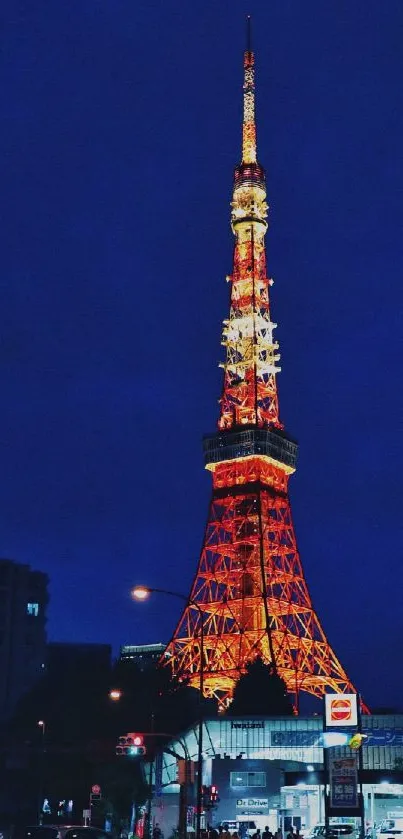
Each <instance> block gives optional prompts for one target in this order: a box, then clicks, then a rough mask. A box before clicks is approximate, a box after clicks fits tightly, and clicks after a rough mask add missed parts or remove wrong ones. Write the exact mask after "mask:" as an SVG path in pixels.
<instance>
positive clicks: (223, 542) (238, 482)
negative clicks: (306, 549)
mask: <svg viewBox="0 0 403 839" xmlns="http://www.w3.org/2000/svg"><path fill="white" fill-rule="evenodd" d="M254 63H255V62H254V54H253V52H252V51H251V50H250V44H249V43H248V49H247V51H246V52H245V55H244V85H243V91H244V93H243V134H242V163H241V164H240V166H237V168H236V169H235V181H234V190H233V198H232V204H231V207H232V213H231V226H232V231H233V233H234V236H235V247H234V262H233V270H232V275H231V276H229V277H227V280H228V281H229V282H230V283H231V302H230V312H229V318H228V320H225V321H224V329H223V340H222V343H223V345H224V346H225V348H226V359H225V361H224V363H223V364H222V365H220V366H222V367H223V368H224V381H223V389H222V395H221V399H220V414H219V419H218V431H217V432H216V433H215V434H212V435H209V436H207V437H205V439H204V454H205V463H206V469H208V470H209V471H210V472H211V474H212V478H213V494H212V499H211V504H210V509H209V514H208V521H207V526H206V531H205V536H204V544H203V548H202V552H201V556H200V560H199V565H198V568H197V571H196V576H195V578H194V581H193V585H192V588H191V592H190V596H189V600H188V603H187V604H186V607H185V609H184V611H183V614H182V617H181V618H180V621H179V623H178V625H177V627H176V630H175V632H174V635H173V638H172V640H171V642H170V644H169V646H168V649H167V652H168V653H169V654H170V656H171V658H170V664H171V666H172V668H173V671H174V673H176V674H178V675H179V676H181V675H186V676H187V677H190V682H191V684H192V685H194V686H195V687H198V684H199V673H200V658H201V651H203V672H204V692H205V694H206V695H208V696H216V697H217V698H218V699H219V701H220V703H222V704H225V703H226V702H228V699H229V698H230V697H231V695H232V691H233V688H234V684H235V682H236V681H237V679H238V678H239V676H240V675H241V673H243V672H244V671H245V666H246V664H247V663H248V662H249V661H251V660H253V659H254V658H255V657H256V656H258V655H261V656H262V657H263V658H264V660H265V661H266V662H270V661H272V662H273V663H274V665H275V667H276V669H277V672H278V673H279V675H280V676H282V678H283V679H284V680H285V682H286V685H287V688H288V691H289V692H290V693H291V694H293V695H294V698H295V704H296V705H298V695H299V693H300V691H307V692H308V693H311V694H314V695H315V696H318V697H319V696H322V695H323V694H324V693H326V692H329V691H336V692H350V691H354V687H353V685H352V684H351V682H350V681H349V678H348V676H347V674H346V673H345V671H344V670H343V667H342V666H341V664H340V662H339V661H338V659H337V658H336V655H335V654H334V652H333V650H332V648H331V647H330V645H329V643H328V641H327V639H326V636H325V634H324V632H323V629H322V627H321V624H320V622H319V619H318V617H317V615H316V613H315V611H314V609H313V607H312V602H311V598H310V595H309V592H308V588H307V584H306V582H305V578H304V573H303V570H302V566H301V561H300V558H299V555H298V550H297V543H296V538H295V533H294V527H293V522H292V517H291V509H290V501H289V497H288V479H289V476H290V475H292V473H293V472H294V471H295V465H296V456H297V445H296V443H295V442H294V441H293V440H291V439H290V437H289V436H288V434H286V433H285V431H284V426H283V424H282V422H281V421H280V418H279V408H278V396H277V384H276V376H277V373H278V372H279V370H280V368H279V367H278V361H279V358H280V356H279V353H278V343H277V341H276V340H275V338H274V331H275V328H276V324H275V323H273V321H272V319H271V315H270V301H269V287H270V286H271V285H272V281H271V280H269V279H268V277H267V271H266V254H265V234H266V230H267V226H268V225H267V221H266V217H267V204H266V186H265V173H264V170H263V169H262V167H261V166H260V164H259V163H258V162H257V157H256V124H255V80H254ZM202 623H203V640H204V643H203V650H202V649H201V648H202V644H201V640H202V639H201V632H200V629H201V624H202Z"/></svg>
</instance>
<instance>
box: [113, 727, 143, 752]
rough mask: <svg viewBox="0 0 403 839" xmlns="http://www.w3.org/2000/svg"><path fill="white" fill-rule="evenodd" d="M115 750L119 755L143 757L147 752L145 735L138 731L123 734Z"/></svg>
mask: <svg viewBox="0 0 403 839" xmlns="http://www.w3.org/2000/svg"><path fill="white" fill-rule="evenodd" d="M115 751H116V754H117V755H118V757H142V755H145V753H146V748H145V746H144V737H143V735H142V734H136V733H129V734H123V735H122V737H119V739H118V742H117V746H116V749H115Z"/></svg>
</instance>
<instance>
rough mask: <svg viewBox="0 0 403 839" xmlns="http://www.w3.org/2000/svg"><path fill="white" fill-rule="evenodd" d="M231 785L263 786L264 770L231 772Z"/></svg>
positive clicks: (264, 780)
mask: <svg viewBox="0 0 403 839" xmlns="http://www.w3.org/2000/svg"><path fill="white" fill-rule="evenodd" d="M230 783H231V786H232V787H265V786H266V772H231V780H230Z"/></svg>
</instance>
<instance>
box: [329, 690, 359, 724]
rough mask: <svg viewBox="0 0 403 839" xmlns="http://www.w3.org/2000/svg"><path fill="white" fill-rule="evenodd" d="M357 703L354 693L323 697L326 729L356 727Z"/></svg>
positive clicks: (332, 694) (330, 694)
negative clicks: (331, 727)
mask: <svg viewBox="0 0 403 839" xmlns="http://www.w3.org/2000/svg"><path fill="white" fill-rule="evenodd" d="M357 701H358V697H357V694H356V693H327V694H326V695H325V718H326V728H329V727H330V726H333V725H335V726H338V727H339V728H342V727H343V728H344V727H345V726H350V725H351V726H354V725H357V722H358V715H357Z"/></svg>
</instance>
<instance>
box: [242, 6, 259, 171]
mask: <svg viewBox="0 0 403 839" xmlns="http://www.w3.org/2000/svg"><path fill="white" fill-rule="evenodd" d="M243 72H244V77H243V126H242V162H243V163H256V123H255V56H254V55H253V52H252V51H251V18H250V15H248V17H247V18H246V51H245V53H244V58H243Z"/></svg>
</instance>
